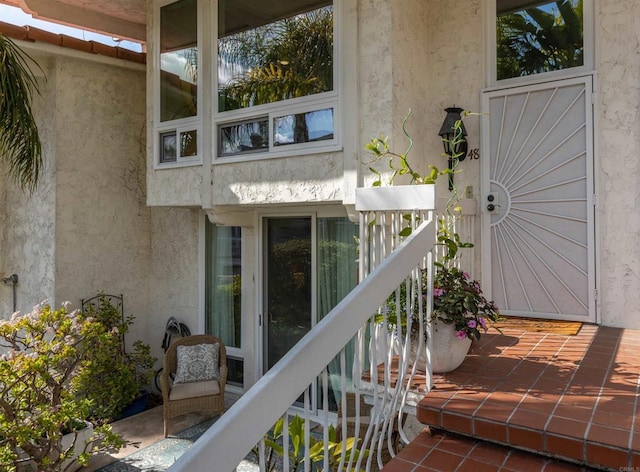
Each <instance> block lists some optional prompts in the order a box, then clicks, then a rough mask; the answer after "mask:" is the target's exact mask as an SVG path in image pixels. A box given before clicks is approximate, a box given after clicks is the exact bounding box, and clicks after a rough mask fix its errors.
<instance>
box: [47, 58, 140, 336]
mask: <svg viewBox="0 0 640 472" xmlns="http://www.w3.org/2000/svg"><path fill="white" fill-rule="evenodd" d="M55 110H56V111H55V126H56V136H57V140H56V157H57V159H56V214H55V217H56V235H55V238H56V301H57V302H62V301H65V300H69V301H71V302H72V303H74V305H75V304H78V303H79V301H80V299H81V298H90V297H91V296H93V295H95V294H96V293H97V292H98V291H105V292H107V293H113V294H123V295H124V303H125V311H126V312H127V313H128V314H129V313H130V314H133V315H135V316H136V317H137V318H140V317H144V316H145V315H146V308H147V297H148V286H147V275H148V270H149V264H150V255H151V249H150V239H151V238H150V210H149V209H148V208H147V207H146V202H145V187H144V179H145V174H144V173H145V139H146V129H145V123H146V115H145V74H144V71H143V70H138V69H136V70H132V69H126V68H119V67H114V66H113V65H111V64H100V63H95V62H90V61H85V60H80V59H75V58H68V57H60V58H58V60H57V61H56V108H55ZM131 338H133V336H131Z"/></svg>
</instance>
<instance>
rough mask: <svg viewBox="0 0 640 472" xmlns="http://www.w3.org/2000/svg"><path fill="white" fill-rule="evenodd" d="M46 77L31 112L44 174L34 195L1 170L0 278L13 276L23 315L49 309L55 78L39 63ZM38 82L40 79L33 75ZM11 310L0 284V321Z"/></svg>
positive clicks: (51, 297)
mask: <svg viewBox="0 0 640 472" xmlns="http://www.w3.org/2000/svg"><path fill="white" fill-rule="evenodd" d="M41 65H42V68H43V70H44V71H45V72H46V73H47V74H48V79H47V80H46V81H45V80H44V79H43V78H42V77H39V88H40V94H39V95H34V97H33V102H32V107H33V112H34V116H35V118H36V122H37V125H38V129H39V133H40V137H41V141H42V152H43V158H44V169H43V172H42V174H41V177H40V183H39V187H38V189H37V190H36V191H35V192H34V193H33V194H32V195H29V194H28V193H27V192H23V191H22V190H20V189H19V188H18V187H17V186H16V185H15V184H14V183H13V182H12V181H11V180H10V179H9V177H7V176H6V173H5V168H4V167H3V166H0V172H2V173H1V174H0V180H2V184H1V185H0V187H1V188H2V190H1V191H0V198H1V199H2V203H0V273H1V272H4V274H5V275H4V276H5V277H6V276H8V275H10V274H17V275H18V277H19V282H18V285H16V309H17V310H18V311H21V312H28V311H30V310H31V308H33V306H34V305H36V304H37V303H40V302H42V301H43V300H45V299H46V300H49V301H50V302H51V303H54V302H55V301H56V300H55V290H54V263H55V261H54V258H55V239H54V232H55V159H56V156H55V131H54V117H53V114H54V110H55V76H54V75H52V74H51V70H50V69H49V66H48V64H47V61H46V60H45V61H42V62H41ZM38 75H39V76H40V75H41V74H40V73H38ZM12 309H13V293H12V287H11V286H9V285H4V284H0V317H1V318H7V317H9V316H10V315H11V312H12Z"/></svg>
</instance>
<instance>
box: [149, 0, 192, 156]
mask: <svg viewBox="0 0 640 472" xmlns="http://www.w3.org/2000/svg"><path fill="white" fill-rule="evenodd" d="M159 20H160V21H159V22H160V38H159V41H160V47H159V50H160V58H159V74H160V77H159V92H160V97H159V98H160V103H159V116H158V121H159V125H158V131H159V132H158V133H157V145H158V154H157V155H158V156H159V157H158V161H159V163H160V164H180V163H190V162H193V161H194V160H195V161H199V160H200V157H199V147H200V146H199V129H198V128H199V119H198V115H199V114H198V2H197V0H179V1H177V2H174V3H169V4H167V5H164V6H162V7H161V8H160V17H159Z"/></svg>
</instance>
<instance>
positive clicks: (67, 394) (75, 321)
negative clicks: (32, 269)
mask: <svg viewBox="0 0 640 472" xmlns="http://www.w3.org/2000/svg"><path fill="white" fill-rule="evenodd" d="M108 336H109V334H108V333H106V332H105V330H104V327H103V326H102V325H101V324H100V323H97V322H95V321H93V320H91V319H87V318H85V317H83V316H82V315H81V313H80V312H79V311H78V310H75V311H72V312H70V311H69V310H68V305H66V304H65V305H63V306H62V307H61V308H60V309H58V310H54V309H52V308H51V306H50V305H49V304H47V303H46V302H45V303H43V304H41V305H37V306H36V307H35V308H34V309H33V310H32V311H31V312H30V313H27V314H24V315H21V314H20V313H15V314H14V315H13V316H12V317H11V319H10V320H2V321H0V349H1V350H2V352H3V354H2V355H1V356H0V469H2V470H16V469H17V468H18V467H21V468H22V470H29V469H30V468H31V470H38V471H44V472H57V471H69V470H75V469H76V468H77V467H78V466H79V465H83V464H85V465H86V463H87V462H88V460H89V457H90V455H91V454H94V453H97V452H100V451H104V450H106V449H108V448H119V447H121V446H122V445H123V443H124V442H123V441H122V439H121V438H120V437H119V436H118V435H116V434H115V433H113V432H112V431H111V429H110V427H109V426H108V425H102V426H99V427H96V428H91V429H90V430H89V431H92V433H91V434H90V437H89V438H86V437H85V438H83V437H82V434H81V433H80V432H79V431H80V429H78V425H79V426H80V428H81V429H86V428H82V427H83V426H87V424H86V422H85V421H84V420H85V419H86V418H87V417H88V415H89V412H90V408H91V401H90V400H89V399H88V398H86V397H83V396H82V395H80V394H79V392H78V390H77V388H76V383H75V380H76V379H77V378H78V377H79V376H81V375H82V374H83V373H84V372H85V371H86V370H87V369H89V368H90V365H91V362H92V356H93V355H94V354H95V352H96V351H99V350H100V346H102V342H103V341H104V340H105V339H106V338H107V337H108Z"/></svg>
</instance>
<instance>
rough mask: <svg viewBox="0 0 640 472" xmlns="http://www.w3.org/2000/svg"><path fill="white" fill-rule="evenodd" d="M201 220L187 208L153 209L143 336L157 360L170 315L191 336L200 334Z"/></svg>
mask: <svg viewBox="0 0 640 472" xmlns="http://www.w3.org/2000/svg"><path fill="white" fill-rule="evenodd" d="M200 218H201V212H200V211H198V210H194V209H188V208H154V209H153V212H152V218H151V251H152V258H151V261H152V262H151V267H150V269H151V270H150V272H149V277H148V291H149V308H148V312H147V317H146V319H145V336H146V338H147V339H148V342H149V343H150V344H151V350H152V353H153V355H155V356H156V357H158V358H161V357H162V349H160V345H161V343H162V336H163V335H164V330H165V324H166V322H167V319H168V318H169V317H170V316H174V317H175V318H176V319H178V321H181V322H183V323H186V324H187V326H189V328H190V329H191V332H192V333H194V334H196V333H202V332H203V331H202V330H200V329H199V328H200V324H199V323H200V322H201V321H202V318H201V316H200V310H201V308H200V298H199V293H200V290H199V261H200V257H199V252H198V242H199V236H200V230H199V228H200Z"/></svg>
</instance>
